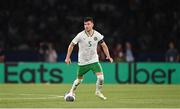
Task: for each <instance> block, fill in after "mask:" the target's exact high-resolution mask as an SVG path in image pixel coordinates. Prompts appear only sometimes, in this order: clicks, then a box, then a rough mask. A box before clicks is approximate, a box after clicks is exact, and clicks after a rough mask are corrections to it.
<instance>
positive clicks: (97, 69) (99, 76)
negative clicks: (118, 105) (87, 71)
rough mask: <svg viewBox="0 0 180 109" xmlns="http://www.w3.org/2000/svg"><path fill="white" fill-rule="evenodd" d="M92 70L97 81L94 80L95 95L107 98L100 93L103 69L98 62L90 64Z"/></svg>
mask: <svg viewBox="0 0 180 109" xmlns="http://www.w3.org/2000/svg"><path fill="white" fill-rule="evenodd" d="M92 70H93V72H95V73H96V76H97V81H96V92H95V94H96V96H98V97H100V98H101V99H104V100H105V99H107V98H106V97H105V96H104V95H103V94H102V87H103V83H104V75H103V70H102V67H101V65H100V63H94V64H93V66H92Z"/></svg>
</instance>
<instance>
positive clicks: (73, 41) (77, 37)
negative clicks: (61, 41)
mask: <svg viewBox="0 0 180 109" xmlns="http://www.w3.org/2000/svg"><path fill="white" fill-rule="evenodd" d="M78 42H79V34H78V35H77V36H76V37H75V38H74V39H73V40H72V43H74V44H77V43H78Z"/></svg>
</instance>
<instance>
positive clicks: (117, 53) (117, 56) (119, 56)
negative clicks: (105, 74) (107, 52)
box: [113, 43, 125, 62]
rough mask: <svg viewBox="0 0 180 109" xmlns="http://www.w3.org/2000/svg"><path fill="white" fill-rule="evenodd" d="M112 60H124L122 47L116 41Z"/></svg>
mask: <svg viewBox="0 0 180 109" xmlns="http://www.w3.org/2000/svg"><path fill="white" fill-rule="evenodd" d="M113 56H114V62H122V61H125V58H124V53H123V47H122V44H121V43H118V44H117V45H116V47H115V49H114V53H113Z"/></svg>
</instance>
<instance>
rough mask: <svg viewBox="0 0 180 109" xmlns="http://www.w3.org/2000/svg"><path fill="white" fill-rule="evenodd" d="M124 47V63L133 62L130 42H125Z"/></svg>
mask: <svg viewBox="0 0 180 109" xmlns="http://www.w3.org/2000/svg"><path fill="white" fill-rule="evenodd" d="M125 45H126V50H125V57H126V62H133V61H134V55H133V50H132V45H131V43H130V42H126V44H125Z"/></svg>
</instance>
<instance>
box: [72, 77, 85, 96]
mask: <svg viewBox="0 0 180 109" xmlns="http://www.w3.org/2000/svg"><path fill="white" fill-rule="evenodd" d="M82 80H83V76H82V77H78V78H77V79H76V80H74V82H73V85H72V87H71V90H70V92H71V93H75V91H76V89H77V87H78V85H79V84H80V83H81V82H82Z"/></svg>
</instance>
